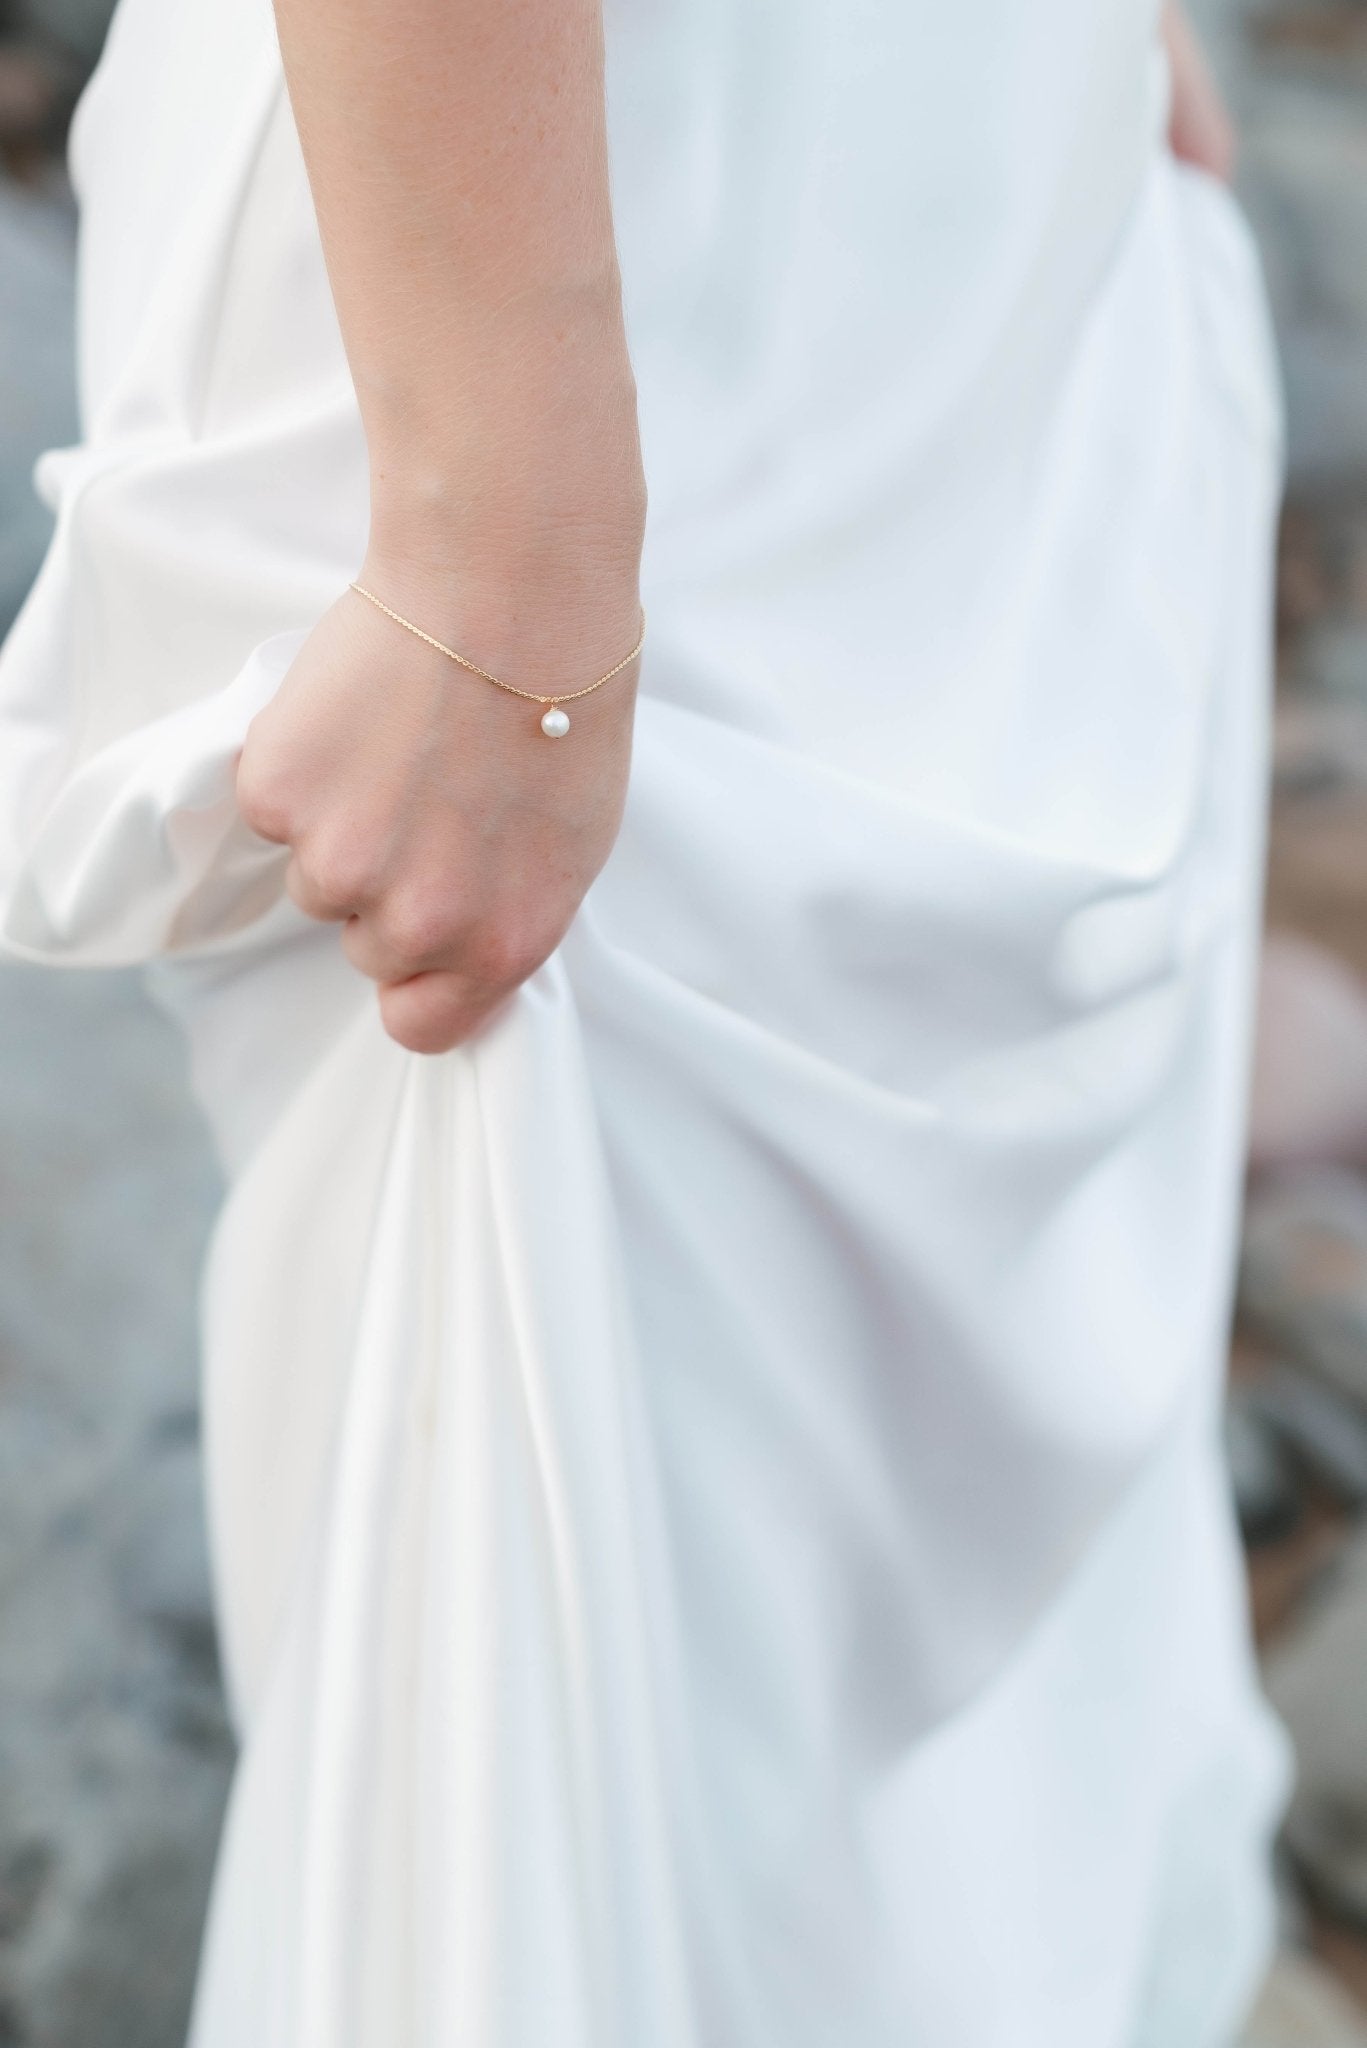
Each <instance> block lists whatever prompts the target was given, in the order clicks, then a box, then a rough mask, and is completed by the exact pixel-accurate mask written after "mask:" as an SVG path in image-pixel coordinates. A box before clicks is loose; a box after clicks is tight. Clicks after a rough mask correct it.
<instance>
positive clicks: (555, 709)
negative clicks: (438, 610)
mask: <svg viewBox="0 0 1367 2048" xmlns="http://www.w3.org/2000/svg"><path fill="white" fill-rule="evenodd" d="M351 588H352V589H353V590H354V591H355V592H356V593H357V595H358V596H359V597H364V598H368V599H369V601H370V603H371V604H373V605H374V606H375V608H376V610H377V611H382V612H383V613H384V615H385V617H386V618H387V619H392V620H393V621H394V624H395V625H396V626H402V627H403V629H404V631H405V632H406V633H412V634H413V635H414V637H415V638H416V639H418V640H425V641H426V642H427V645H428V646H429V647H435V648H436V650H437V652H438V654H444V655H445V656H446V658H447V660H448V661H454V662H458V663H459V665H460V666H461V668H468V669H469V671H470V673H471V675H472V676H483V678H484V680H485V682H486V683H492V684H493V685H494V686H495V688H496V689H499V690H506V691H507V692H508V695H509V696H510V697H524V698H525V699H526V700H527V702H528V703H529V704H540V705H542V706H544V709H543V711H542V714H541V730H542V732H544V733H545V735H546V738H547V739H548V740H562V739H564V737H565V734H566V733H567V732H568V731H569V729H570V719H569V713H568V712H567V711H562V710H561V708H560V707H561V705H562V704H573V703H574V701H575V699H576V698H577V697H591V696H592V695H593V693H594V691H595V690H601V689H602V687H603V685H604V683H610V682H611V681H612V679H613V677H614V676H619V675H620V674H621V673H622V670H623V669H624V668H629V667H630V666H631V664H632V662H633V661H635V659H636V657H637V655H638V654H639V653H640V651H641V649H642V648H643V647H644V646H645V643H646V615H645V612H644V611H642V613H641V631H640V635H639V637H638V639H637V642H636V645H635V646H634V647H633V648H632V650H631V652H630V654H624V655H623V656H622V659H621V660H620V661H618V662H614V663H613V665H612V667H611V668H610V669H609V670H608V672H607V674H606V675H601V676H599V678H598V680H597V682H596V683H586V684H585V685H584V687H583V689H582V690H558V691H557V692H556V693H555V695H554V696H545V695H543V694H542V692H541V691H540V690H519V688H518V687H517V684H516V683H505V682H504V680H503V678H502V676H495V675H491V674H490V673H489V671H488V669H487V668H481V667H480V665H479V663H478V662H477V661H470V660H468V659H467V657H466V656H465V655H463V654H457V653H456V650H455V648H454V647H447V646H445V645H444V644H443V642H442V641H440V640H434V639H433V638H432V635H431V634H430V633H424V632H423V630H422V627H421V626H415V625H414V624H413V621H412V620H411V619H406V618H404V616H403V614H402V613H401V612H396V611H394V610H393V609H392V607H391V606H389V605H387V604H386V603H385V601H384V599H383V598H382V597H376V595H375V593H374V591H373V590H367V589H366V587H365V585H364V584H363V583H353V584H352V586H351Z"/></svg>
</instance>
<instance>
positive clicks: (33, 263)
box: [0, 176, 76, 634]
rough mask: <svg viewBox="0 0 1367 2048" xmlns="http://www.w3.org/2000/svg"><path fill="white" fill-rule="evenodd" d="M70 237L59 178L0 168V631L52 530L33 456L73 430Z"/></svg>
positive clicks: (68, 214) (67, 438)
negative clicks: (48, 182)
mask: <svg viewBox="0 0 1367 2048" xmlns="http://www.w3.org/2000/svg"><path fill="white" fill-rule="evenodd" d="M73 238H74V219H73V215H72V210H71V204H70V200H69V198H68V197H67V195H66V193H65V191H64V189H63V188H62V187H61V186H60V184H55V185H54V186H53V187H52V188H51V189H50V190H48V191H44V192H33V191H29V190H28V189H27V188H23V187H20V186H17V185H14V184H11V183H10V182H9V181H7V180H6V179H5V178H4V177H3V176H0V634H3V633H4V631H5V630H6V628H7V627H8V625H9V623H10V621H11V620H12V618H13V617H14V614H15V612H16V611H17V610H18V608H19V604H20V601H21V600H22V598H23V595H24V592H25V591H26V590H27V588H28V586H29V584H30V583H31V581H32V580H33V576H34V572H35V571H36V569H37V567H38V564H39V562H40V561H41V560H42V555H43V549H44V548H45V547H46V546H47V538H48V534H49V532H50V530H51V524H52V522H51V519H50V517H49V515H48V513H47V511H46V510H45V508H44V507H43V506H42V505H41V504H40V503H39V501H38V499H37V498H36V497H35V495H34V491H33V484H32V476H31V472H32V469H33V464H34V461H35V460H36V458H37V457H38V456H39V455H40V454H41V453H42V451H43V450H44V449H45V448H50V447H55V446H58V445H60V444H61V443H63V442H66V441H70V440H71V439H72V438H73V437H74V435H75V432H76V408H75V397H74V390H73V386H74V376H75V372H74V367H73V353H72V305H73V287H72V246H73Z"/></svg>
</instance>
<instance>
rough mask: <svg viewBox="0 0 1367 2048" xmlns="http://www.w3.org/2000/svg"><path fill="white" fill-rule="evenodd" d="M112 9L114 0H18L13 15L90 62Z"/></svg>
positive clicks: (101, 38)
mask: <svg viewBox="0 0 1367 2048" xmlns="http://www.w3.org/2000/svg"><path fill="white" fill-rule="evenodd" d="M113 11H114V7H113V0H18V4H17V5H16V6H15V8H14V18H15V21H16V23H17V24H18V25H19V26H21V27H23V28H25V29H27V30H28V31H29V32H30V33H31V34H34V35H39V36H42V37H43V38H44V39H45V40H47V41H50V42H53V43H56V44H57V45H58V46H59V47H60V48H62V49H64V50H69V51H71V53H72V54H73V56H75V57H77V58H78V59H79V60H80V61H81V62H82V63H83V64H87V65H89V64H93V63H94V61H95V59H96V58H97V57H98V56H99V54H100V49H101V46H102V45H103V43H104V38H105V33H106V31H107V29H108V27H109V17H110V16H111V14H112V13H113Z"/></svg>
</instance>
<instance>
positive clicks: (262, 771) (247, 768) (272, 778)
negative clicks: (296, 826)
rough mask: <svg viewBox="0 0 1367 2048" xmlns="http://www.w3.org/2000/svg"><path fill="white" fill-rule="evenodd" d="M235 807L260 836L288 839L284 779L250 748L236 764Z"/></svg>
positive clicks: (283, 841) (286, 791) (286, 796)
mask: <svg viewBox="0 0 1367 2048" xmlns="http://www.w3.org/2000/svg"><path fill="white" fill-rule="evenodd" d="M237 808H238V810H239V811H240V812H241V814H242V817H243V819H244V820H245V821H246V823H247V825H248V826H249V827H250V829H251V830H252V831H253V832H255V833H257V834H258V836H259V837H260V838H262V839H274V840H277V841H279V842H280V843H282V844H283V843H285V842H286V841H287V840H288V839H289V837H290V830H291V810H292V806H291V804H290V799H289V792H288V790H287V789H286V787H285V783H284V779H283V778H282V777H281V775H280V774H279V773H278V772H277V771H276V770H275V769H274V768H272V767H271V766H270V765H269V764H268V763H267V762H265V761H263V760H262V759H261V757H260V755H259V754H257V753H255V752H253V751H250V750H244V752H243V755H242V759H241V761H240V762H239V764H238V770H237Z"/></svg>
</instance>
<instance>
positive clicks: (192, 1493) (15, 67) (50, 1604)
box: [0, 0, 231, 2048]
mask: <svg viewBox="0 0 1367 2048" xmlns="http://www.w3.org/2000/svg"><path fill="white" fill-rule="evenodd" d="M106 11H107V9H106V8H105V6H104V4H103V0H61V4H60V5H57V4H50V5H44V6H41V7H38V6H35V7H33V8H29V7H20V8H10V9H4V8H3V7H0V163H3V166H4V173H5V175H3V176H0V631H3V629H4V627H5V625H6V624H7V623H8V621H9V619H10V618H11V617H12V615H13V613H14V611H15V610H16V609H17V607H18V604H19V602H20V600H21V598H22V596H23V593H24V591H25V589H26V588H27V586H28V583H29V581H30V579H31V578H32V575H33V572H34V569H35V567H36V565H37V562H38V559H39V557H40V556H41V553H42V549H43V547H44V545H45V543H46V537H47V531H48V520H47V515H46V513H45V512H44V510H43V508H42V506H41V505H40V504H39V503H38V501H37V500H36V499H35V497H34V495H33V490H32V486H31V481H30V470H31V466H32V462H33V458H34V456H35V455H36V454H37V453H38V451H39V450H40V449H41V448H44V447H48V446H52V445H56V444H59V443H61V442H63V441H67V440H69V439H71V438H72V436H73V435H74V433H75V419H74V405H73V395H72V381H73V365H72V346H71V319H72V280H71V269H72V247H73V231H74V222H73V216H72V209H71V203H70V196H69V194H68V192H67V191H66V188H65V184H64V180H63V177H62V173H61V165H60V159H59V157H58V155H57V154H56V151H57V150H58V149H59V147H60V140H61V135H62V131H63V128H64V125H65V121H66V118H67V115H68V113H69V110H70V105H71V100H72V97H73V95H74V92H75V90H76V87H77V85H78V84H79V80H80V77H81V76H82V74H83V71H84V69H85V66H86V64H87V63H88V61H89V59H90V57H91V56H92V55H93V53H94V52H95V51H96V50H97V49H98V46H99V40H100V35H101V33H102V28H103V17H104V14H105V13H106ZM215 1200H216V1176H215V1171H214V1168H213V1165H212V1163H211V1160H210V1156H209V1150H208V1145H207V1142H206V1139H205V1136H204V1134H203V1132H202V1130H201V1128H200V1125H199V1123H198V1121H197V1118H196V1117H195V1114H194V1112H193V1111H192V1109H191V1107H190V1105H189V1100H188V1095H187V1091H186V1083H185V1076H184V1062H183V1056H182V1052H181V1046H180V1042H179V1039H178V1037H177V1035H176V1034H175V1033H174V1032H173V1031H172V1030H171V1028H170V1027H169V1026H168V1025H167V1024H166V1023H165V1022H164V1021H163V1019H162V1018H161V1016H160V1015H159V1014H158V1013H157V1012H155V1011H154V1010H152V1009H151V1007H150V1006H149V1004H148V1003H147V1001H146V999H145V997H144V996H143V994H142V992H141V989H140V986H139V984H138V982H137V980H136V979H135V978H134V977H132V976H125V975H89V976H87V975H57V974H51V973H47V972H43V971H40V970H25V969H22V968H17V967H6V968H4V969H3V970H0V2048H183V2043H184V2038H185V2022H186V2012H187V2009H188V2004H189V1998H190V1989H191V1980H192V1975H193V1970H194V1963H195V1956H196V1951H197V1946H198V1939H199V1929H200V1925H201V1922H202V1919H203V1914H204V1908H205V1902H206V1898H207V1892H208V1884H209V1877H210V1871H211V1866H212V1858H213V1852H214V1845H215V1841H216V1838H217V1833H218V1827H219V1821H220V1815H221V1812H222V1806H223V1799H224V1794H225V1791H226V1785H227V1777H228V1770H229V1761H230V1754H231V1745H230V1742H229V1737H228V1731H227V1727H226V1724H225V1720H224V1714H223V1707H222V1701H221V1696H220V1690H219V1684H218V1673H217V1667H216V1662H215V1654H214V1643H213V1633H212V1628H211V1624H210V1620H209V1589H208V1577H207V1564H206V1559H205V1552H204V1537H203V1530H202V1517H201V1508H200V1498H199V1461H198V1448H197V1438H198V1422H197V1409H196V1348H195V1327H194V1321H195V1312H194V1300H193V1291H194V1276H195V1272H196V1269H197V1266H198V1264H199V1260H200V1257H201V1253H202V1248H203V1245H204V1240H205V1237H206V1234H207V1230H208V1226H209V1221H210V1218H211V1215H212V1212H213V1208H214V1203H215Z"/></svg>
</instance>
